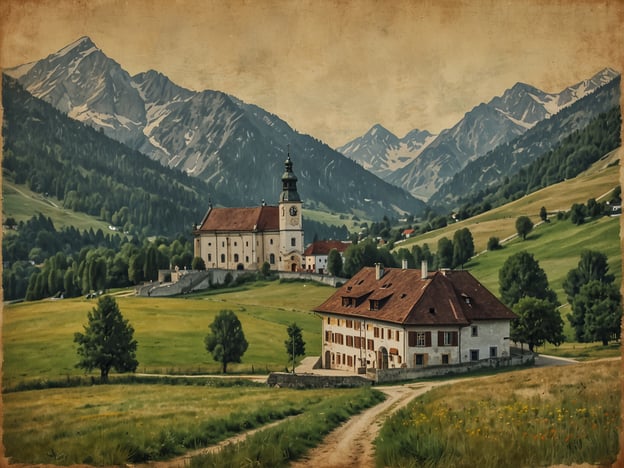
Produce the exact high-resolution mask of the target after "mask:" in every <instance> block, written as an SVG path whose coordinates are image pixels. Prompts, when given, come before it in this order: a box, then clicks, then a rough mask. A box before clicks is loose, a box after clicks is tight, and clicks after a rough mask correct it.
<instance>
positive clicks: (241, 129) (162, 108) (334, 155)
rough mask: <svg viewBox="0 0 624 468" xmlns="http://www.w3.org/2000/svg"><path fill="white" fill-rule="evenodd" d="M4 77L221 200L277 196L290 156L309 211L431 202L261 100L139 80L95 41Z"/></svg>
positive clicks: (405, 208) (403, 209) (151, 75)
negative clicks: (267, 107) (370, 169)
mask: <svg viewBox="0 0 624 468" xmlns="http://www.w3.org/2000/svg"><path fill="white" fill-rule="evenodd" d="M5 73H7V74H8V75H9V76H11V77H13V78H15V79H17V80H18V81H19V82H20V84H21V85H22V86H23V87H24V88H25V89H26V90H27V91H28V92H30V93H31V94H32V95H34V96H35V97H38V98H40V99H43V100H45V101H47V102H48V103H50V104H52V105H53V106H54V107H55V108H57V109H58V110H60V111H61V112H63V113H66V114H67V115H68V116H70V117H71V118H73V119H76V120H79V121H81V122H83V123H85V124H88V125H90V126H93V127H95V128H97V129H99V130H102V131H103V132H104V133H105V134H106V135H107V136H109V137H110V138H113V139H115V140H117V141H119V142H121V143H123V144H125V145H127V146H128V147H130V148H131V149H135V150H138V151H140V152H142V153H144V154H146V155H148V156H149V157H151V158H152V159H155V160H157V161H160V162H161V163H162V164H164V165H167V166H169V167H172V168H176V169H179V170H182V171H184V172H186V173H187V174H189V175H192V176H195V177H198V178H200V179H202V180H204V181H205V182H207V183H208V186H209V187H210V190H211V196H212V199H213V202H214V203H215V204H219V203H222V202H223V201H224V200H228V201H230V202H231V203H235V204H237V205H240V206H249V205H251V206H255V205H258V204H259V203H260V202H261V201H262V200H266V201H267V202H268V203H271V202H273V201H275V202H276V201H277V196H278V194H279V193H280V190H281V180H280V177H281V174H282V172H283V164H284V161H285V160H286V157H287V153H288V152H290V154H291V155H292V159H293V162H294V169H295V172H296V174H297V176H298V177H299V186H298V187H299V192H300V194H301V196H302V199H303V200H304V201H305V205H306V207H308V208H313V209H314V208H317V209H325V210H332V211H339V212H345V213H348V212H354V213H358V212H359V213H364V214H366V216H368V217H371V218H380V217H382V216H383V215H397V214H401V213H413V214H416V215H418V214H419V213H422V212H423V210H424V207H425V205H424V203H422V202H421V201H420V200H417V199H416V198H414V197H413V196H411V195H410V194H408V193H407V192H406V191H404V190H402V189H401V188H398V187H396V186H393V185H391V184H389V183H387V182H385V181H382V180H381V179H379V178H378V177H376V176H374V175H373V174H371V173H370V172H368V171H366V170H365V169H363V168H362V167H360V166H359V165H358V164H356V163H355V162H353V161H351V160H350V159H349V158H346V157H345V156H343V155H342V154H340V153H338V152H337V151H335V150H333V149H332V148H330V147H329V146H327V145H326V144H324V143H322V142H321V141H319V140H318V139H316V138H313V137H311V136H309V135H304V134H300V133H298V132H296V131H295V130H294V129H292V128H291V127H290V126H289V125H288V124H287V123H286V122H284V121H283V120H281V119H280V118H279V117H277V116H276V115H273V114H271V113H269V112H266V111H265V110H263V109H261V108H260V107H258V106H255V105H253V104H248V103H245V102H243V101H241V100H240V99H237V98H236V97H234V96H231V95H228V94H225V93H223V92H219V91H211V90H205V91H200V92H196V91H191V90H188V89H185V88H182V87H180V86H178V85H176V84H175V83H173V82H172V81H171V80H169V79H168V78H167V77H166V76H164V75H163V74H161V73H159V72H156V71H154V70H150V71H147V72H145V73H139V74H137V75H135V76H130V74H129V73H128V72H126V71H125V70H124V69H123V68H122V67H121V65H119V64H118V63H117V62H115V61H114V60H112V59H110V58H108V57H107V56H106V55H105V54H104V53H103V52H102V51H101V50H100V49H99V48H97V46H96V45H95V44H94V43H93V42H92V41H91V40H90V39H89V38H88V37H83V38H80V39H79V40H78V41H76V42H74V43H72V44H70V45H68V46H66V47H65V48H63V49H61V50H60V51H58V52H56V53H54V54H51V55H49V56H48V57H46V58H44V59H42V60H39V61H37V62H34V63H30V64H26V65H22V66H19V67H16V68H13V69H10V70H6V71H5Z"/></svg>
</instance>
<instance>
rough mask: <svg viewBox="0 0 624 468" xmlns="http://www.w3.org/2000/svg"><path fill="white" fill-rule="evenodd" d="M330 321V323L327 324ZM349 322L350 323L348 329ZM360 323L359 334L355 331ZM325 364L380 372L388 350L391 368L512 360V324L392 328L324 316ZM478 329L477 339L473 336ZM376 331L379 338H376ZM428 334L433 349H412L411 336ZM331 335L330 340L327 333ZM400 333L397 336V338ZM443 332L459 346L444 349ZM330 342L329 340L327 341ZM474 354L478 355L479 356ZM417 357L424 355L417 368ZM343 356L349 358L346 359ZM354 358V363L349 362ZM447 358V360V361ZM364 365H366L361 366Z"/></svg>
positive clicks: (504, 322) (486, 322)
mask: <svg viewBox="0 0 624 468" xmlns="http://www.w3.org/2000/svg"><path fill="white" fill-rule="evenodd" d="M328 319H329V322H328ZM347 320H351V327H348V326H347V324H348V322H347ZM356 321H359V323H360V330H357V329H356V327H355V322H356ZM322 323H323V326H322V339H323V346H322V350H323V351H322V358H321V359H322V362H323V366H324V367H330V368H333V369H341V370H351V371H354V372H355V371H357V368H359V367H360V366H366V367H367V368H380V367H381V366H380V364H381V363H380V350H382V348H383V349H385V350H386V352H387V355H388V363H387V365H388V367H387V368H389V369H392V368H400V367H408V368H413V367H423V366H438V365H443V364H460V363H466V362H469V361H471V360H472V359H473V358H475V357H476V358H477V360H482V359H488V358H489V357H508V356H509V346H510V344H509V338H508V337H509V322H508V321H478V322H475V323H473V324H472V325H471V326H467V327H457V326H439V327H435V326H432V327H408V328H404V327H403V326H400V325H393V324H389V323H385V322H376V321H371V320H368V321H365V320H356V319H346V318H344V317H340V318H338V317H337V316H329V317H328V316H326V315H325V316H323V320H322ZM473 327H476V329H475V332H476V335H474V334H473ZM375 328H377V329H378V334H377V336H375ZM410 331H412V332H421V333H426V332H429V333H430V334H431V335H430V336H431V340H430V346H409V339H408V334H409V332H410ZM328 332H329V333H331V334H332V335H331V336H328V334H327V333H328ZM397 332H398V336H397ZM440 332H455V333H456V334H457V344H456V345H444V342H443V341H441V340H440V338H441V337H440V335H439V333H440ZM335 334H340V335H342V336H343V341H342V343H339V342H335V340H332V339H331V338H332V336H335ZM347 336H351V337H354V338H353V346H350V345H349V344H348V343H349V342H350V341H348V340H347ZM356 336H357V337H361V339H362V340H364V345H363V346H362V345H361V346H360V347H355V344H356V340H355V337H356ZM328 338H329V339H328ZM368 340H373V350H370V349H369V346H368ZM492 348H495V351H496V355H495V356H493V355H491V354H490V353H491V349H492ZM471 351H473V353H471ZM474 352H477V353H476V354H475V353H474ZM416 355H421V356H420V357H419V358H418V361H419V362H420V363H421V364H417V358H416ZM343 356H346V358H345V359H343ZM349 357H351V362H349ZM445 357H446V358H445ZM362 361H363V362H362Z"/></svg>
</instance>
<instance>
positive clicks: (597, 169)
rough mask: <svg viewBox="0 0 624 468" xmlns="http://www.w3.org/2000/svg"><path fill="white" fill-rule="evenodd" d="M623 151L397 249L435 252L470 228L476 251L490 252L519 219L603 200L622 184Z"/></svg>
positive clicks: (414, 239)
mask: <svg viewBox="0 0 624 468" xmlns="http://www.w3.org/2000/svg"><path fill="white" fill-rule="evenodd" d="M622 152H623V150H622V148H621V147H620V148H618V149H617V150H615V151H613V152H611V153H609V154H608V155H607V156H605V157H604V158H603V159H601V160H600V161H598V162H596V163H594V164H593V165H592V167H591V168H589V169H588V170H587V171H585V172H583V173H582V174H580V175H579V176H577V177H575V178H573V179H570V180H566V181H564V182H560V183H558V184H554V185H551V186H549V187H546V188H544V189H542V190H538V191H537V192H533V193H531V194H529V195H526V196H524V197H522V198H520V199H518V200H515V201H513V202H511V203H508V204H506V205H503V206H500V207H497V208H494V209H492V210H490V211H488V212H486V213H482V214H480V215H477V216H474V217H472V218H469V219H465V220H462V221H460V222H458V223H455V224H451V225H448V226H446V227H444V228H442V229H436V230H435V231H431V232H428V233H425V234H423V235H420V236H416V237H412V238H410V239H408V240H406V241H405V242H401V243H400V244H398V245H397V246H396V249H399V248H408V249H411V247H412V246H413V245H414V244H418V245H423V244H424V243H427V244H429V247H430V248H431V249H432V250H435V249H436V248H437V245H438V240H439V239H440V238H442V237H447V238H449V239H452V238H453V234H454V233H455V231H457V230H458V229H462V228H465V227H467V228H468V229H470V232H471V233H472V236H473V238H474V243H475V250H476V251H477V252H481V251H483V250H485V249H486V246H487V242H488V239H489V238H490V237H498V238H499V239H500V240H503V239H506V238H507V237H509V236H512V235H514V234H515V233H516V227H515V223H516V219H517V218H518V217H519V216H528V217H530V218H531V220H532V221H533V223H534V224H536V223H537V222H539V221H540V219H539V211H540V208H541V207H542V206H544V207H546V210H547V211H548V213H549V214H550V215H552V214H555V213H557V212H558V211H567V210H569V209H570V206H572V204H573V203H586V202H587V200H589V199H590V198H595V199H596V200H598V201H600V199H601V198H602V197H605V196H607V195H608V194H609V193H610V192H611V191H612V190H613V189H614V188H615V187H616V186H618V185H619V183H620V174H619V166H618V165H617V162H618V161H619V160H620V159H621V156H622V154H623V153H622Z"/></svg>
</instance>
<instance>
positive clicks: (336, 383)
mask: <svg viewBox="0 0 624 468" xmlns="http://www.w3.org/2000/svg"><path fill="white" fill-rule="evenodd" d="M371 384H372V382H371V381H370V380H368V379H365V378H364V377H360V376H356V375H353V376H350V375H349V376H329V375H313V374H287V373H284V372H272V373H271V374H269V377H268V379H267V385H269V386H270V387H286V388H351V387H364V386H366V385H371Z"/></svg>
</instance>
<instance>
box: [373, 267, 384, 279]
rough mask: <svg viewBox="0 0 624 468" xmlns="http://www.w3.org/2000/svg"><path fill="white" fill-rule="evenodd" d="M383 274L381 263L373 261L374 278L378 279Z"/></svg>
mask: <svg viewBox="0 0 624 468" xmlns="http://www.w3.org/2000/svg"><path fill="white" fill-rule="evenodd" d="M383 275H384V269H383V266H382V265H381V263H375V279H376V280H380V279H381V278H382V277H383Z"/></svg>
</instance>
